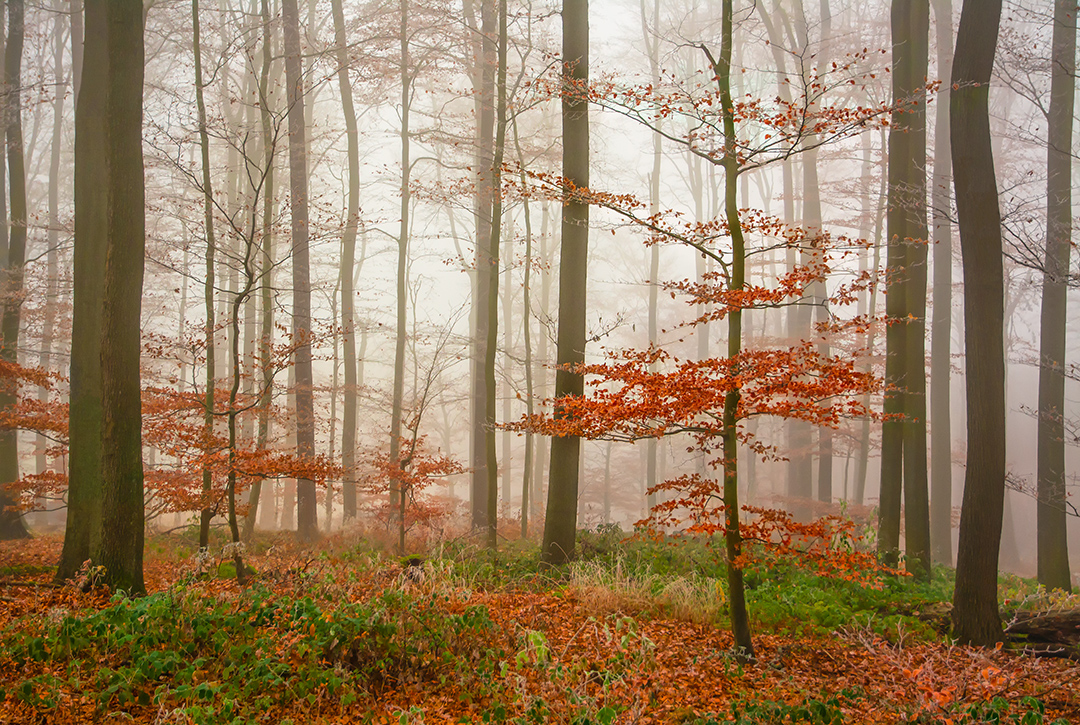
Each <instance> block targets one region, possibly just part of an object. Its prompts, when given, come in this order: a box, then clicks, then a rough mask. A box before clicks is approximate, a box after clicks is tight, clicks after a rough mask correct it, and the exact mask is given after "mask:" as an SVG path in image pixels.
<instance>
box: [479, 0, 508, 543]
mask: <svg viewBox="0 0 1080 725" xmlns="http://www.w3.org/2000/svg"><path fill="white" fill-rule="evenodd" d="M498 23H499V31H498V50H497V55H498V69H497V72H496V78H495V89H496V96H497V100H496V108H495V147H494V156H493V157H492V162H491V172H490V173H491V224H490V231H491V239H490V241H489V242H488V253H489V257H488V264H487V268H486V269H485V270H484V271H485V272H486V273H487V275H488V298H487V301H488V307H487V344H486V345H485V348H484V383H485V387H486V388H487V401H486V403H487V406H486V408H485V411H484V412H485V418H484V421H485V425H484V431H485V441H484V443H485V451H486V454H487V460H486V463H487V545H488V548H489V549H492V550H494V549H496V548H498V545H499V508H498V507H499V479H498V474H499V461H498V457H497V455H496V452H495V436H496V430H495V424H496V420H495V390H496V380H495V353H496V352H497V349H498V346H499V246H500V244H501V240H500V235H501V234H502V216H503V200H502V164H503V157H504V155H505V149H506V53H507V47H506V46H507V40H506V0H499V7H498ZM507 494H508V495H507V499H509V488H507ZM508 502H509V501H508Z"/></svg>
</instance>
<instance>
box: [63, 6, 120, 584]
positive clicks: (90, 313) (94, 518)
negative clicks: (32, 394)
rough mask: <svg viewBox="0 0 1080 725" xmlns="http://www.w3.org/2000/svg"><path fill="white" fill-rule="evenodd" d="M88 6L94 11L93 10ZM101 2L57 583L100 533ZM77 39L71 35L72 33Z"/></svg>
mask: <svg viewBox="0 0 1080 725" xmlns="http://www.w3.org/2000/svg"><path fill="white" fill-rule="evenodd" d="M89 4H93V5H94V11H93V12H90V11H89V7H88V6H89ZM102 4H103V3H102V2H100V0H89V3H87V4H84V6H83V7H85V8H87V12H86V16H85V28H86V38H87V40H86V43H85V44H84V45H82V46H81V48H82V54H81V57H82V65H83V68H85V67H89V68H90V72H87V73H80V74H79V75H78V76H77V78H79V80H78V93H77V96H76V104H75V179H74V186H75V236H74V250H73V255H72V256H73V262H72V267H73V268H72V277H73V283H74V289H73V292H72V298H73V300H74V302H75V304H74V305H73V309H72V325H71V363H70V370H69V377H70V381H71V382H70V386H69V394H68V395H69V405H68V431H69V436H70V444H69V453H68V508H67V524H66V529H65V532H64V549H63V552H62V553H61V556H60V563H59V565H58V566H57V570H56V577H57V579H58V580H60V581H63V580H66V579H70V578H71V577H73V576H75V573H76V572H77V571H78V570H79V567H80V566H81V565H82V563H83V562H84V561H86V560H87V559H89V558H90V553H91V551H92V550H96V548H97V541H98V539H99V537H100V535H101V515H102V514H101V500H102V478H101V416H102V407H101V310H102V299H103V295H104V284H105V249H106V244H107V242H108V236H109V227H108V217H107V209H108V196H107V194H106V187H105V185H104V184H102V183H101V179H103V178H104V177H105V174H106V172H107V166H106V163H107V162H106V155H105V129H106V118H105V113H106V103H105V93H106V90H107V86H106V80H107V78H106V76H107V73H108V67H109V66H108V57H107V55H106V50H107V46H106V43H105V34H106V31H107V28H108V26H107V24H106V22H105V13H104V12H103V9H102V7H101V5H102ZM73 37H74V34H73Z"/></svg>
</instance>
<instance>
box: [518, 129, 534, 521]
mask: <svg viewBox="0 0 1080 725" xmlns="http://www.w3.org/2000/svg"><path fill="white" fill-rule="evenodd" d="M513 124H514V146H515V147H516V151H517V157H518V163H519V164H520V165H521V168H522V172H521V184H522V186H523V187H524V185H525V183H526V176H525V171H524V169H525V154H524V153H523V152H522V150H521V139H520V138H519V136H518V127H517V117H516V116H515V117H514V119H513ZM522 211H523V213H524V215H525V273H524V276H525V278H524V281H523V283H522V286H521V330H522V335H523V337H524V344H525V360H524V364H525V414H526V415H527V416H528V417H530V418H531V417H532V416H533V413H534V412H535V410H534V399H535V398H534V394H535V389H534V388H535V386H534V383H533V348H532V279H533V278H532V268H533V260H532V253H533V231H532V216H531V213H532V212H531V209H530V204H529V199H528V197H525V198H524V199H523V200H522ZM535 448H536V438H535V436H534V434H533V432H532V431H526V432H525V459H524V462H523V463H522V468H521V538H522V539H527V538H528V537H529V520H530V519H531V518H532V516H533V514H534V513H535V512H534V511H533V510H532V509H535V507H536V506H535V504H534V503H533V498H532V483H533V463H534V462H533V459H534V454H535Z"/></svg>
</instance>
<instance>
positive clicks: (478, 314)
mask: <svg viewBox="0 0 1080 725" xmlns="http://www.w3.org/2000/svg"><path fill="white" fill-rule="evenodd" d="M480 16H481V23H482V31H481V38H482V40H481V52H480V57H479V58H478V63H479V64H480V69H479V73H477V74H476V75H477V76H478V77H479V81H480V86H479V88H476V89H475V90H477V91H478V93H477V104H478V107H477V114H478V116H479V119H480V122H479V124H478V126H479V131H478V138H477V159H476V162H477V168H479V169H480V172H479V174H478V175H477V192H476V203H477V209H476V295H475V297H474V298H473V319H474V321H475V325H474V330H473V332H474V335H475V339H474V343H473V344H474V351H473V372H472V380H473V390H472V405H473V413H472V415H473V418H472V420H473V433H472V469H473V471H472V486H471V489H470V491H471V510H472V526H473V528H474V529H479V528H484V527H487V526H488V524H489V522H488V513H487V501H488V491H487V486H488V480H489V473H488V470H487V465H488V456H487V429H486V427H485V426H486V421H487V409H488V400H487V398H488V387H487V376H486V374H485V370H486V365H487V344H488V339H489V337H490V335H489V334H488V329H487V324H488V308H489V307H490V305H491V302H490V300H489V299H488V298H489V297H490V296H491V295H492V294H494V291H493V290H492V289H491V284H490V282H491V275H490V274H488V269H487V267H488V265H489V264H490V260H491V256H492V250H491V249H490V248H489V246H488V245H489V244H490V243H491V232H492V230H491V228H490V227H489V225H490V224H491V205H492V197H493V188H494V187H493V186H492V179H491V168H492V159H493V158H494V154H495V150H494V145H493V144H494V136H495V70H496V69H495V66H496V65H497V63H498V61H497V59H496V55H497V53H498V50H497V48H496V42H495V32H496V31H495V22H496V10H495V0H480Z"/></svg>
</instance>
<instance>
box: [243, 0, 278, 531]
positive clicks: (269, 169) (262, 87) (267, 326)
mask: <svg viewBox="0 0 1080 725" xmlns="http://www.w3.org/2000/svg"><path fill="white" fill-rule="evenodd" d="M260 11H261V12H260V15H261V21H262V28H263V37H262V68H261V69H260V71H259V118H260V122H261V125H262V149H263V164H264V168H265V169H266V178H265V180H264V181H263V208H262V240H261V244H260V245H259V246H260V251H261V252H262V263H261V267H262V269H261V270H260V271H261V275H262V278H261V279H260V282H259V293H260V299H259V303H260V304H259V306H260V308H261V312H262V316H261V319H260V329H259V372H260V374H261V376H262V382H261V385H260V386H259V406H258V418H259V423H258V431H257V432H256V434H255V436H256V438H255V447H256V449H257V450H260V451H262V450H265V449H266V443H267V439H268V438H269V435H270V403H271V401H272V400H273V387H274V367H273V362H272V361H271V359H270V356H271V349H270V346H271V342H272V341H273V336H274V304H273V285H274V208H275V203H276V202H275V198H274V194H275V192H276V187H275V186H274V166H275V164H276V163H277V144H276V137H275V134H274V130H273V118H272V112H271V106H270V61H271V58H273V36H272V35H271V26H270V3H269V0H262V3H261V7H260ZM268 492H269V493H271V495H270V496H263V481H262V480H261V479H259V480H256V481H255V483H253V484H252V487H251V496H250V497H249V500H250V504H251V505H250V507H249V509H248V515H247V518H246V519H245V521H244V532H243V538H244V540H245V541H249V540H250V539H251V536H252V534H254V533H255V521H256V516H258V514H259V506H260V505H262V506H263V507H264V508H265V511H264V512H263V515H262V521H263V522H264V526H265V525H266V523H267V522H269V523H270V525H271V526H272V525H273V512H274V504H273V500H274V499H273V496H272V493H273V489H268ZM262 499H265V501H266V502H265V503H262ZM267 513H269V514H270V515H269V516H267V515H266V514H267Z"/></svg>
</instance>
